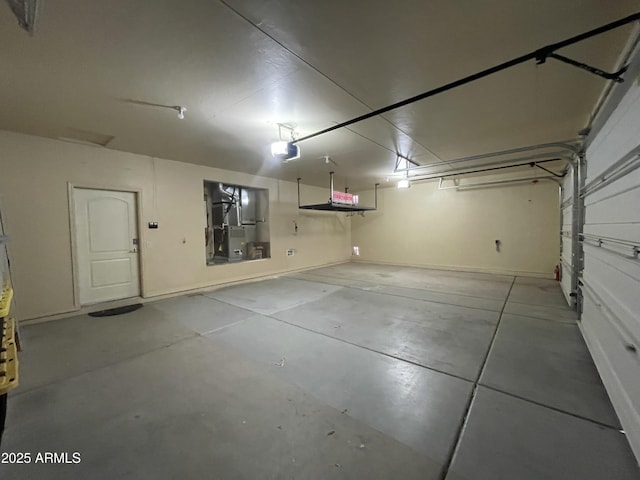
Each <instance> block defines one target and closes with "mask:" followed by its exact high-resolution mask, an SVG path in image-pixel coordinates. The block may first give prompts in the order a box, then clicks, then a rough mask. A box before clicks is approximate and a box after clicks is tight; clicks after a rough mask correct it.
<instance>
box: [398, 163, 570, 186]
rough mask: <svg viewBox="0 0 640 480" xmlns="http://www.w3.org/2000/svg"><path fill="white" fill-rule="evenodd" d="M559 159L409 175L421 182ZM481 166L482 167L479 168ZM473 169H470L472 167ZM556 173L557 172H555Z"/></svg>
mask: <svg viewBox="0 0 640 480" xmlns="http://www.w3.org/2000/svg"><path fill="white" fill-rule="evenodd" d="M558 160H562V159H561V158H547V159H545V160H540V161H537V162H521V163H512V162H514V161H515V160H511V161H509V165H500V164H498V165H497V166H495V165H496V164H495V163H494V164H485V165H476V166H475V167H464V168H459V169H457V170H449V171H446V172H440V173H432V174H425V175H416V176H414V177H409V179H410V180H411V181H412V182H419V181H421V180H434V179H436V178H449V177H457V176H459V175H469V174H472V173H482V172H491V171H494V170H505V169H507V168H516V167H527V166H528V167H535V166H537V165H538V164H539V163H548V162H557V161H558ZM478 167H480V168H478ZM471 168H472V170H469V169H471ZM554 175H555V174H554Z"/></svg>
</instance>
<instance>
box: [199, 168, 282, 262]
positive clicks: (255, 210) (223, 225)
mask: <svg viewBox="0 0 640 480" xmlns="http://www.w3.org/2000/svg"><path fill="white" fill-rule="evenodd" d="M204 202H205V211H206V221H207V223H206V228H205V244H206V259H207V265H220V264H228V263H236V262H246V261H251V260H260V259H263V258H270V257H271V249H270V243H269V191H268V190H266V189H261V188H252V187H245V186H242V185H232V184H228V183H223V182H211V181H206V180H205V182H204Z"/></svg>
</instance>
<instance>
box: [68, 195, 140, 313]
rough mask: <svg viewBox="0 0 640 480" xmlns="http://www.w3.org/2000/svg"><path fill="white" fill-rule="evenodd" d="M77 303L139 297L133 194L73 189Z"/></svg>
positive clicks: (134, 199)
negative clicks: (78, 298)
mask: <svg viewBox="0 0 640 480" xmlns="http://www.w3.org/2000/svg"><path fill="white" fill-rule="evenodd" d="M73 199H74V205H75V227H76V257H77V262H78V283H79V290H80V292H79V293H80V304H81V305H87V304H92V303H98V302H104V301H107V300H116V299H121V298H128V297H135V296H138V295H140V279H139V271H138V250H139V249H138V240H137V238H138V234H137V218H136V195H135V193H131V192H113V191H109V190H89V189H85V188H74V190H73Z"/></svg>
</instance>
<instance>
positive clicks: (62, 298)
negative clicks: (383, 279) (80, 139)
mask: <svg viewBox="0 0 640 480" xmlns="http://www.w3.org/2000/svg"><path fill="white" fill-rule="evenodd" d="M0 152H2V153H1V154H0V200H1V205H2V208H3V215H4V220H5V223H6V227H7V233H8V234H9V235H10V237H11V242H10V244H9V255H10V260H11V269H12V274H13V283H14V290H15V292H16V301H17V310H18V312H17V313H18V316H19V318H21V319H30V318H37V317H41V316H46V315H53V314H56V313H62V312H69V311H72V310H74V309H76V308H77V305H75V303H74V295H73V270H72V252H71V229H70V223H69V184H72V185H75V186H84V187H103V188H112V189H123V190H127V189H130V190H135V191H138V192H139V193H140V212H141V219H140V220H141V223H142V225H143V226H144V227H143V228H142V229H141V232H140V239H141V273H142V282H143V294H144V296H145V297H152V296H156V295H162V294H167V293H173V292H179V291H184V290H189V289H194V288H201V287H206V286H212V285H216V284H221V283H226V282H232V281H238V280H243V279H248V278H252V277H258V276H263V275H271V274H277V273H281V272H286V271H291V270H296V269H302V268H307V267H312V266H316V265H323V264H329V263H335V262H340V261H345V260H348V259H349V258H350V255H351V241H350V238H351V236H350V219H349V218H347V217H346V216H345V215H344V214H335V213H326V212H309V213H306V214H304V213H299V210H298V209H297V187H296V184H295V183H291V182H283V181H278V180H274V179H271V178H265V177H254V176H251V175H247V174H241V173H236V172H230V171H225V170H220V169H215V168H209V167H203V166H198V165H192V164H186V163H180V162H175V161H171V160H163V159H157V158H152V157H147V156H142V155H136V154H130V153H124V152H117V151H113V150H108V149H106V148H101V147H93V146H85V145H78V144H73V143H68V142H62V141H56V140H49V139H44V138H40V137H32V136H26V135H20V134H14V133H10V132H2V131H0ZM205 179H206V180H219V181H224V182H229V183H235V184H241V185H248V186H255V187H260V188H268V189H269V200H270V206H269V208H270V223H271V228H270V230H271V247H272V248H271V250H272V252H271V255H272V258H271V259H268V260H258V261H254V262H246V263H240V264H233V265H221V266H209V267H208V266H207V265H206V262H205V246H204V218H203V217H204V208H203V180H205ZM303 189H304V196H305V200H309V201H310V202H312V201H318V202H320V201H323V200H324V199H326V197H327V191H326V189H321V188H317V187H309V186H303ZM294 220H295V221H297V223H298V232H297V234H296V233H295V231H294ZM149 221H157V222H158V223H159V229H158V230H149V229H147V228H146V224H147V222H149ZM183 241H185V242H186V243H183ZM288 248H293V249H295V250H296V254H295V255H294V256H293V257H287V256H286V255H285V253H286V249H288Z"/></svg>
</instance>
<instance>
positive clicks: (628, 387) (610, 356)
mask: <svg viewBox="0 0 640 480" xmlns="http://www.w3.org/2000/svg"><path fill="white" fill-rule="evenodd" d="M584 312H585V313H584V314H583V317H582V321H581V327H582V330H583V334H584V336H585V340H586V341H587V345H588V346H589V350H590V351H591V354H592V356H593V358H594V360H595V363H596V367H597V368H598V372H599V373H600V376H601V377H602V380H603V383H604V385H605V387H606V389H607V392H608V393H609V397H610V398H611V400H612V401H613V403H614V406H615V409H616V413H617V414H618V417H619V418H620V421H621V423H622V425H623V428H624V429H625V431H626V434H627V439H628V440H629V443H630V444H631V445H632V446H637V445H639V444H640V430H638V429H634V428H629V426H633V425H638V424H640V403H638V402H637V401H636V399H637V398H640V369H639V368H638V360H637V358H634V356H633V355H632V354H631V353H630V352H629V351H628V350H627V349H626V348H625V342H624V339H623V338H622V337H621V336H620V335H619V334H618V333H617V331H616V328H615V327H614V326H613V325H612V324H611V322H610V320H609V318H608V317H607V315H606V313H604V312H602V310H601V309H600V307H598V302H597V300H595V299H593V298H592V297H591V295H590V294H589V293H585V297H584ZM636 454H637V453H636Z"/></svg>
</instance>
